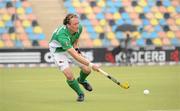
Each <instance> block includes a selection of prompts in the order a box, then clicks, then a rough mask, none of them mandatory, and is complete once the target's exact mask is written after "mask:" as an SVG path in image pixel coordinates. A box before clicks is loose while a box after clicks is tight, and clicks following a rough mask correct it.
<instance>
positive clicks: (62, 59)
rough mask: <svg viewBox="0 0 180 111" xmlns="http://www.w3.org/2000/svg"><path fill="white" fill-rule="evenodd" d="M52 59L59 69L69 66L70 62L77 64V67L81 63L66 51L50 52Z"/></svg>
mask: <svg viewBox="0 0 180 111" xmlns="http://www.w3.org/2000/svg"><path fill="white" fill-rule="evenodd" d="M51 54H52V57H53V59H54V62H55V64H56V65H57V66H58V67H59V69H60V70H61V71H63V70H64V69H66V68H68V67H70V64H71V63H74V64H76V65H78V66H79V67H81V66H82V64H81V63H80V62H78V61H76V60H75V59H74V58H73V57H72V56H71V55H70V54H69V53H68V52H58V53H51Z"/></svg>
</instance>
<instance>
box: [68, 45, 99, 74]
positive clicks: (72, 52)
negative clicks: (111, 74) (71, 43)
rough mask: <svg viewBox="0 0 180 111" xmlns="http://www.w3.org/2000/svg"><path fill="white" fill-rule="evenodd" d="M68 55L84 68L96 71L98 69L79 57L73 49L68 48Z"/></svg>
mask: <svg viewBox="0 0 180 111" xmlns="http://www.w3.org/2000/svg"><path fill="white" fill-rule="evenodd" d="M67 51H68V53H69V54H70V55H71V56H72V57H73V58H74V59H76V60H77V61H78V62H80V63H82V64H84V65H86V66H90V67H91V68H92V69H93V70H95V71H98V69H99V67H98V66H96V65H95V64H93V63H91V62H90V61H88V60H87V59H85V58H84V57H83V56H81V55H80V54H78V53H77V52H76V50H75V49H74V48H69V49H68V50H67Z"/></svg>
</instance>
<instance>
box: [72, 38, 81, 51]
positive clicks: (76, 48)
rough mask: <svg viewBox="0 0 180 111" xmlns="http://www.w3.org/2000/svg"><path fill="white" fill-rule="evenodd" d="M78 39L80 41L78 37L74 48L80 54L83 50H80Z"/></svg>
mask: <svg viewBox="0 0 180 111" xmlns="http://www.w3.org/2000/svg"><path fill="white" fill-rule="evenodd" d="M78 41H79V39H77V40H76V41H75V42H74V44H73V47H74V49H75V50H76V52H77V53H78V54H81V51H80V50H79V46H78Z"/></svg>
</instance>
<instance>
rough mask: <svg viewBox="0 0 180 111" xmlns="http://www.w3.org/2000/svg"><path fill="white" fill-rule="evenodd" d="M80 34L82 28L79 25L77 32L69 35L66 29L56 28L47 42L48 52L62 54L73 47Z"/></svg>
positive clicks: (64, 27) (63, 27)
mask: <svg viewBox="0 0 180 111" xmlns="http://www.w3.org/2000/svg"><path fill="white" fill-rule="evenodd" d="M81 32H82V26H81V25H79V27H78V32H76V33H75V34H73V35H72V34H71V33H70V32H69V30H68V28H67V27H66V26H65V25H63V26H60V27H58V28H57V29H56V30H55V31H54V32H53V34H52V38H51V40H50V42H49V47H50V50H51V51H53V52H63V51H66V50H67V49H69V48H72V47H73V44H74V42H75V41H76V40H77V39H79V37H80V34H81Z"/></svg>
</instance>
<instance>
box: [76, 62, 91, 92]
mask: <svg viewBox="0 0 180 111" xmlns="http://www.w3.org/2000/svg"><path fill="white" fill-rule="evenodd" d="M80 68H81V71H80V74H79V77H78V78H77V80H78V82H79V83H80V84H81V85H83V87H84V88H85V89H86V90H88V91H92V86H91V85H90V84H89V83H88V81H87V80H86V78H87V77H88V76H89V74H90V73H91V69H90V68H89V67H88V66H85V65H81V66H80Z"/></svg>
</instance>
